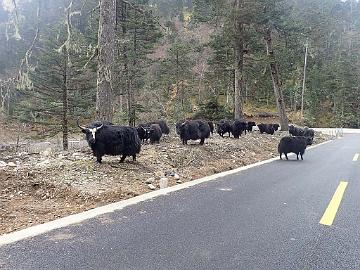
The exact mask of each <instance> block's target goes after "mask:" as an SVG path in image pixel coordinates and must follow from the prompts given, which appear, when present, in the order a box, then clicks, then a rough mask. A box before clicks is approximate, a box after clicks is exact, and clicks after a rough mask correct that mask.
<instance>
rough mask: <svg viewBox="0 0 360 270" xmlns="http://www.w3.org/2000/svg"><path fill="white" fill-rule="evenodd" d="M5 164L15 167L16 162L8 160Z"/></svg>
mask: <svg viewBox="0 0 360 270" xmlns="http://www.w3.org/2000/svg"><path fill="white" fill-rule="evenodd" d="M7 165H8V166H10V167H16V164H15V163H14V162H9V163H8V164H7Z"/></svg>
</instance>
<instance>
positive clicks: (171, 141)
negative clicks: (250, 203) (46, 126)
mask: <svg viewBox="0 0 360 270" xmlns="http://www.w3.org/2000/svg"><path fill="white" fill-rule="evenodd" d="M285 135H286V133H282V132H276V134H275V135H265V134H260V133H259V132H252V133H248V134H246V135H243V136H242V137H241V138H240V139H238V140H237V139H234V138H228V137H225V138H221V137H220V136H218V135H213V136H212V137H211V138H210V139H209V140H207V141H206V143H205V145H204V146H200V145H198V142H191V143H190V144H189V145H185V146H184V145H182V144H181V142H180V140H179V138H177V137H175V136H174V135H170V136H167V137H165V138H163V139H162V141H161V143H160V144H157V145H150V144H144V145H143V146H142V151H141V153H140V155H139V157H138V159H137V162H132V161H130V160H126V162H125V163H122V164H121V163H119V157H108V156H106V157H105V158H104V162H103V164H97V163H95V158H94V157H93V156H92V155H91V152H90V151H89V149H88V148H87V147H85V148H84V149H83V150H82V151H76V152H74V151H71V152H58V151H57V152H53V151H51V150H50V149H49V150H45V151H43V152H41V153H38V154H30V153H27V152H20V153H10V152H4V153H1V152H0V234H4V233H9V232H12V231H16V230H19V229H23V228H26V227H29V226H32V225H36V224H40V223H44V222H47V221H51V220H54V219H56V218H59V217H64V216H67V215H70V214H75V213H79V212H82V211H85V210H89V209H91V208H94V207H98V206H102V205H105V204H108V203H111V202H116V201H120V200H124V199H127V198H131V197H134V196H138V195H140V194H143V193H146V192H150V191H151V188H152V189H154V188H155V189H159V188H160V179H162V178H166V180H165V179H162V180H161V181H162V183H166V182H167V185H168V186H172V185H176V184H179V183H183V182H187V181H191V180H195V179H198V178H201V177H204V176H208V175H212V174H215V173H219V172H223V171H227V170H231V169H235V168H238V167H242V166H246V165H248V164H252V163H255V162H258V161H261V160H266V159H269V158H272V157H276V156H278V154H277V145H278V142H279V140H280V138H281V137H282V136H285ZM329 139H330V137H329V136H326V135H323V134H321V133H317V134H316V137H315V140H314V143H315V144H317V143H321V142H323V141H326V140H329ZM305 158H306V155H305ZM1 162H3V163H2V164H3V166H1ZM4 164H6V166H4ZM149 184H150V187H151V188H150V187H149Z"/></svg>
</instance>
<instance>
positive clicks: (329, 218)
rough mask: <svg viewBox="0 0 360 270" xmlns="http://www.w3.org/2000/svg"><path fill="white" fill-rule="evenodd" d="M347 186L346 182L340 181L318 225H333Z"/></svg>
mask: <svg viewBox="0 0 360 270" xmlns="http://www.w3.org/2000/svg"><path fill="white" fill-rule="evenodd" d="M347 185H348V182H343V181H341V182H340V184H339V186H338V187H337V189H336V191H335V193H334V196H333V197H332V199H331V201H330V203H329V205H328V207H327V208H326V210H325V213H324V215H323V216H322V218H321V220H320V222H319V223H320V224H322V225H327V226H331V225H332V224H333V221H334V219H335V216H336V213H337V211H338V209H339V206H340V203H341V199H342V197H343V195H344V192H345V189H346V187H347Z"/></svg>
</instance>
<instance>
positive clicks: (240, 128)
mask: <svg viewBox="0 0 360 270" xmlns="http://www.w3.org/2000/svg"><path fill="white" fill-rule="evenodd" d="M246 128H247V123H246V122H244V121H243V120H239V119H236V120H235V121H234V122H233V123H232V125H231V133H232V134H233V136H234V138H236V139H239V137H240V136H241V134H242V133H243V132H245V134H246Z"/></svg>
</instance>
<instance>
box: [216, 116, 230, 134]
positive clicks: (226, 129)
mask: <svg viewBox="0 0 360 270" xmlns="http://www.w3.org/2000/svg"><path fill="white" fill-rule="evenodd" d="M217 127H218V128H217V132H218V133H219V135H220V136H221V137H224V134H225V133H229V137H230V134H231V123H230V121H229V120H225V119H223V120H220V121H219V122H218V124H217Z"/></svg>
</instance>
